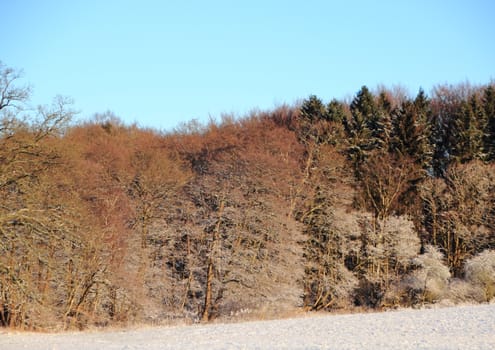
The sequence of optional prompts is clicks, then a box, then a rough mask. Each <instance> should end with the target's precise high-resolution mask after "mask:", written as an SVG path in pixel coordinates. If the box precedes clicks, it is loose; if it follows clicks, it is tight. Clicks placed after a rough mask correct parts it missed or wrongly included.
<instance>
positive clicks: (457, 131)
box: [452, 94, 484, 163]
mask: <svg viewBox="0 0 495 350" xmlns="http://www.w3.org/2000/svg"><path fill="white" fill-rule="evenodd" d="M483 124H484V112H483V109H482V108H481V105H480V104H479V102H478V99H477V98H476V95H474V94H473V95H472V96H471V97H470V99H469V101H464V102H463V103H462V104H461V107H460V109H459V111H458V113H457V115H456V118H455V119H454V122H453V128H452V131H453V132H452V137H453V139H454V141H453V142H452V156H453V157H454V158H455V159H457V160H458V161H460V162H461V163H465V162H468V161H470V160H473V159H481V158H483Z"/></svg>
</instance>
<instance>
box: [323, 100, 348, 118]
mask: <svg viewBox="0 0 495 350" xmlns="http://www.w3.org/2000/svg"><path fill="white" fill-rule="evenodd" d="M327 116H328V120H329V121H331V122H336V123H342V121H343V120H344V118H345V117H346V115H345V110H344V105H343V104H342V103H341V102H339V101H337V100H336V99H333V100H332V101H330V103H329V104H328V106H327Z"/></svg>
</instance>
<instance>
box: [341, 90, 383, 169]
mask: <svg viewBox="0 0 495 350" xmlns="http://www.w3.org/2000/svg"><path fill="white" fill-rule="evenodd" d="M350 111H351V115H350V118H344V120H343V124H344V130H345V132H346V136H347V140H348V143H349V148H348V155H349V156H350V158H351V159H352V160H353V161H354V163H355V165H356V164H358V163H360V162H362V161H363V160H364V159H365V158H366V155H367V154H368V153H369V152H370V151H371V150H373V149H374V148H375V140H374V139H373V132H372V129H371V128H370V121H371V120H372V119H373V116H374V115H375V114H376V113H377V107H376V104H375V101H374V97H373V95H372V94H371V92H370V91H369V90H368V88H367V87H366V86H363V87H362V88H361V90H360V91H359V92H358V93H357V94H356V97H355V98H354V99H353V100H352V103H351V106H350Z"/></svg>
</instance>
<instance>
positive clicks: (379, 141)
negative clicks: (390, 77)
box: [369, 91, 393, 149]
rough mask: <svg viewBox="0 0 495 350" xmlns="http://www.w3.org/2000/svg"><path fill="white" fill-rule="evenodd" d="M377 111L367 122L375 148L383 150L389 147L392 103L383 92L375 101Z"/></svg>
mask: <svg viewBox="0 0 495 350" xmlns="http://www.w3.org/2000/svg"><path fill="white" fill-rule="evenodd" d="M376 104H377V110H376V113H375V114H374V115H372V118H371V120H370V122H369V126H370V129H371V130H372V132H371V133H372V136H373V138H374V140H375V144H376V146H377V148H381V149H385V148H388V147H389V145H390V136H391V129H392V125H391V123H392V113H393V107H392V102H391V101H390V99H389V97H388V96H387V94H386V93H385V92H383V91H382V92H381V93H380V95H379V96H378V99H377V103H376Z"/></svg>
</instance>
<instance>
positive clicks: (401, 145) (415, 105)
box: [391, 89, 431, 169]
mask: <svg viewBox="0 0 495 350" xmlns="http://www.w3.org/2000/svg"><path fill="white" fill-rule="evenodd" d="M429 114H430V109H429V101H428V99H427V97H426V95H425V93H424V91H423V90H422V89H420V90H419V92H418V95H417V96H416V98H415V100H414V101H410V100H409V101H405V102H403V103H402V105H401V106H400V107H399V108H398V109H397V110H396V111H395V112H394V114H393V122H392V126H393V133H392V141H391V148H392V151H393V152H397V153H399V154H400V155H403V156H404V155H405V156H409V157H411V158H412V159H414V161H415V162H416V163H417V164H420V165H421V166H422V167H423V169H428V168H429V166H430V160H431V147H430V144H429V133H430V128H429V125H428V117H429Z"/></svg>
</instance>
